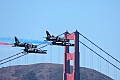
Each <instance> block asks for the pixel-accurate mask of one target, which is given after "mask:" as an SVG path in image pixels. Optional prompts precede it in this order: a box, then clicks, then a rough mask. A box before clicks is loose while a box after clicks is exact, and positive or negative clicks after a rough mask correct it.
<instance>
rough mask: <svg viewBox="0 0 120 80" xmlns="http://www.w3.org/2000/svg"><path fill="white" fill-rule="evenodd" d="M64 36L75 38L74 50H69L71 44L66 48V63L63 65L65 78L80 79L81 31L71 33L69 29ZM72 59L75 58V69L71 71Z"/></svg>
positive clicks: (66, 79)
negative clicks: (71, 51)
mask: <svg viewBox="0 0 120 80" xmlns="http://www.w3.org/2000/svg"><path fill="white" fill-rule="evenodd" d="M64 37H65V38H66V39H69V40H74V52H73V53H70V52H69V46H65V48H64V65H63V80H80V68H79V32H78V31H77V30H76V31H75V32H74V33H72V34H69V33H68V32H67V31H66V33H65V34H64ZM70 60H73V69H72V73H70Z"/></svg>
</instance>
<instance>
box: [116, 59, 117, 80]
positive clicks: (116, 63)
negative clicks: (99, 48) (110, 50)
mask: <svg viewBox="0 0 120 80" xmlns="http://www.w3.org/2000/svg"><path fill="white" fill-rule="evenodd" d="M116 66H117V61H116ZM116 80H117V69H116Z"/></svg>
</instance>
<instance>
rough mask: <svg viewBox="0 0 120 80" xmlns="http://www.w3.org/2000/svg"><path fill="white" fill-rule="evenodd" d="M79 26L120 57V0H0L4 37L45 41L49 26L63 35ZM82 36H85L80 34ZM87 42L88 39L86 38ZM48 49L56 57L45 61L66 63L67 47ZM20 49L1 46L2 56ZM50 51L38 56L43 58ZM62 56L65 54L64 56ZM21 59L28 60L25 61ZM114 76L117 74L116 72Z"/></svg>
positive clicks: (95, 41) (80, 30) (105, 48)
mask: <svg viewBox="0 0 120 80" xmlns="http://www.w3.org/2000/svg"><path fill="white" fill-rule="evenodd" d="M76 29H77V30H78V31H79V32H80V33H82V34H83V35H84V36H86V37H87V38H89V39H90V40H91V41H92V42H94V43H96V44H97V45H98V46H100V47H101V48H103V49H104V50H105V51H107V52H108V53H110V54H111V55H112V56H114V57H115V58H116V59H118V60H119V61H120V50H119V48H120V42H119V41H120V1H119V0H59V1H58V0H52V1H51V0H20V1H18V0H0V37H9V38H13V36H17V37H18V38H23V39H33V40H40V41H44V38H43V37H45V36H46V35H45V31H46V30H48V31H50V33H51V34H54V35H59V34H61V33H63V32H65V31H66V30H68V31H69V32H70V33H72V32H74V31H75V30H76ZM80 40H83V39H82V38H81V37H80ZM83 42H85V43H87V41H86V40H83ZM80 46H81V44H80ZM81 47H82V46H81ZM90 47H92V46H91V45H90ZM93 48H94V46H93ZM44 49H47V50H48V54H47V55H48V57H50V56H51V55H50V54H52V57H55V58H53V59H51V60H50V58H48V57H47V59H45V60H46V61H45V62H49V61H52V62H59V63H63V55H62V54H60V53H63V49H64V48H63V47H60V48H59V47H58V46H52V47H50V46H49V47H47V48H44ZM81 49H82V50H81V51H80V52H81V55H84V54H82V53H86V55H87V51H85V50H86V48H83V47H82V48H81ZM20 51H21V48H11V47H9V46H0V53H1V54H0V59H3V58H6V57H8V56H10V55H13V54H15V53H17V52H20ZM98 52H99V51H98ZM56 53H57V54H59V55H56ZM88 53H90V52H88ZM36 55H38V54H36ZM47 55H44V57H41V56H40V55H38V56H39V57H41V58H42V59H43V58H45V56H47ZM38 56H37V60H38V59H39V57H38ZM56 56H57V57H56ZM59 56H61V58H60V59H59ZM28 57H29V58H32V57H36V56H34V55H29V56H28ZM41 58H40V60H42V59H41ZM57 59H58V60H57ZM56 60H57V61H56ZM17 62H19V64H20V63H21V64H24V61H20V60H18V61H17ZM32 62H35V60H34V61H33V60H29V62H28V63H29V64H30V63H32ZM38 62H39V60H38ZM9 64H10V63H9ZM11 65H12V63H11ZM13 65H14V62H13ZM81 65H82V66H83V65H85V63H83V64H81ZM119 73H120V71H119ZM117 75H118V74H117ZM117 77H118V76H117ZM113 78H114V79H115V78H116V77H115V76H113ZM116 80H117V78H116Z"/></svg>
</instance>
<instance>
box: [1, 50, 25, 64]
mask: <svg viewBox="0 0 120 80" xmlns="http://www.w3.org/2000/svg"><path fill="white" fill-rule="evenodd" d="M21 53H23V52H20V53H17V54H15V55H12V56H10V57H7V58H5V59H2V60H0V62H2V61H4V60H7V59H9V58H12V57H14V56H17V55H19V54H21Z"/></svg>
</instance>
